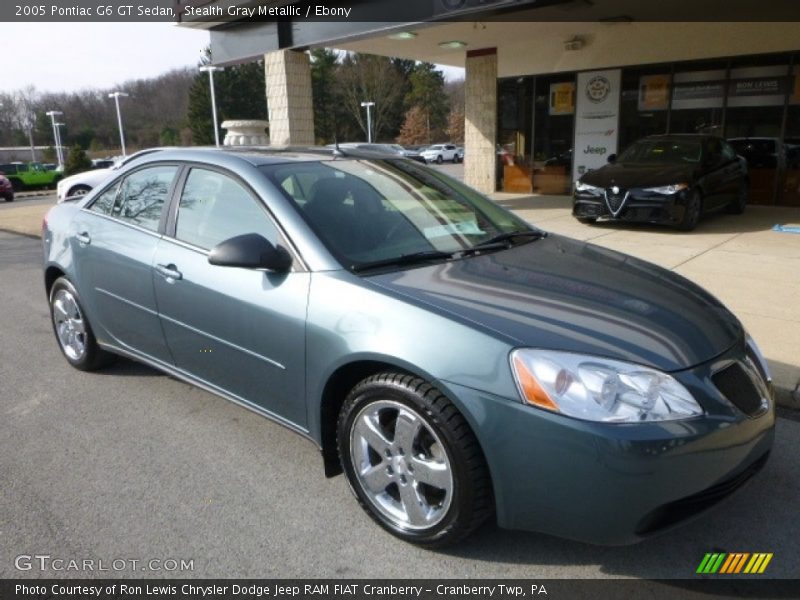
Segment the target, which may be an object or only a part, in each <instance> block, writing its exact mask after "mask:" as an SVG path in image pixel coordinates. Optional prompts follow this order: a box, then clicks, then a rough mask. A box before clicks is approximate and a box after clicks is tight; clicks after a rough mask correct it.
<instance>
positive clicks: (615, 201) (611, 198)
mask: <svg viewBox="0 0 800 600" xmlns="http://www.w3.org/2000/svg"><path fill="white" fill-rule="evenodd" d="M629 193H630V192H623V191H622V190H619V191H618V192H617V193H614V192H613V191H612V190H611V189H607V190H606V191H605V197H606V206H608V210H609V211H611V214H612V215H613V216H615V217H616V216H617V215H618V214H619V213H620V212H621V211H622V209H623V207H624V206H625V201H626V200H627V199H628V194H629Z"/></svg>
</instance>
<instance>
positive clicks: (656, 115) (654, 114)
mask: <svg viewBox="0 0 800 600" xmlns="http://www.w3.org/2000/svg"><path fill="white" fill-rule="evenodd" d="M670 71H671V68H670V66H669V65H666V66H663V65H662V66H658V67H647V68H641V69H639V68H635V69H623V71H622V98H621V100H620V117H619V144H618V145H619V150H620V151H622V150H624V149H625V148H627V147H628V146H629V145H631V144H632V143H633V142H635V141H636V140H638V139H641V138H643V137H647V136H648V135H655V134H658V133H666V132H667V116H668V114H669V96H670V90H671V87H672V77H671V73H670Z"/></svg>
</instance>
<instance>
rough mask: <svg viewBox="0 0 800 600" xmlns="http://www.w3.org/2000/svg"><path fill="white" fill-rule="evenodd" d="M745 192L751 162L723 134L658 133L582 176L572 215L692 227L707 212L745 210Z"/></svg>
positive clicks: (592, 219) (576, 185)
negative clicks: (738, 152) (748, 164)
mask: <svg viewBox="0 0 800 600" xmlns="http://www.w3.org/2000/svg"><path fill="white" fill-rule="evenodd" d="M747 195H748V181H747V161H746V160H745V159H744V158H742V157H741V156H738V155H737V154H736V151H735V150H734V149H733V148H732V147H731V145H730V144H728V143H727V142H726V141H725V140H723V139H722V138H719V137H716V136H710V135H693V134H692V135H689V134H687V135H654V136H650V137H647V138H644V139H641V140H639V141H637V142H634V144H633V145H631V146H630V147H628V148H627V149H626V150H625V152H623V153H622V154H620V155H619V157H617V156H616V155H613V154H612V155H611V156H610V157H609V164H608V165H605V166H603V167H601V168H600V169H596V170H594V171H589V172H588V173H586V174H585V175H583V177H581V178H580V179H579V180H578V181H577V182H576V184H575V195H574V200H573V208H572V214H573V215H574V216H575V217H576V218H577V219H578V220H580V221H584V222H594V221H596V220H597V219H598V218H608V219H618V220H623V221H640V222H647V223H664V224H670V225H675V226H677V227H678V228H679V229H683V230H685V231H690V230H692V229H694V228H695V227H696V226H697V223H698V221H699V220H700V217H701V216H702V215H703V214H704V213H707V212H712V211H716V210H720V209H727V210H728V212H731V213H736V214H740V213H742V212H743V211H744V209H745V206H746V205H747Z"/></svg>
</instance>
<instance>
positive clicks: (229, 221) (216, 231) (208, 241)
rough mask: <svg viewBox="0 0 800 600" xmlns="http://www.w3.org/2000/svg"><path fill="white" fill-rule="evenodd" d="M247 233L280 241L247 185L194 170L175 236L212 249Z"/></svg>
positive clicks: (188, 183)
mask: <svg viewBox="0 0 800 600" xmlns="http://www.w3.org/2000/svg"><path fill="white" fill-rule="evenodd" d="M246 233H258V234H260V235H262V236H264V237H265V238H266V239H268V240H269V241H271V242H273V243H275V242H277V238H278V231H277V229H276V228H275V225H273V223H272V222H271V221H270V218H269V217H268V216H267V213H266V211H265V210H264V208H263V207H261V206H259V201H258V200H257V199H256V198H254V197H253V196H252V195H251V194H250V192H249V191H248V190H247V189H245V187H244V186H242V185H241V184H239V183H238V182H237V181H235V180H234V179H232V178H231V177H228V176H227V175H224V174H222V173H218V172H216V171H209V170H207V169H197V168H195V169H192V170H191V171H190V173H189V177H187V179H186V185H185V186H184V188H183V193H182V194H181V200H180V204H179V206H178V218H177V224H176V229H175V237H176V238H177V239H179V240H181V241H183V242H186V243H188V244H192V245H193V246H198V247H200V248H203V249H205V250H209V249H211V248H213V247H214V246H216V245H217V244H219V243H220V242H223V241H225V240H227V239H230V238H232V237H235V236H237V235H244V234H246Z"/></svg>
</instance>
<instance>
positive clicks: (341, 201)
mask: <svg viewBox="0 0 800 600" xmlns="http://www.w3.org/2000/svg"><path fill="white" fill-rule="evenodd" d="M43 227H44V232H43V233H44V235H43V237H44V279H45V286H46V290H47V296H48V298H49V302H50V309H51V314H52V322H53V329H54V331H55V335H56V339H57V340H58V344H59V346H60V348H61V351H62V352H63V354H64V356H65V358H66V359H67V361H69V363H70V364H71V365H73V366H74V367H76V368H78V369H83V370H90V369H97V368H99V367H101V366H103V365H105V364H107V362H108V361H109V360H110V359H111V357H112V356H113V355H123V356H126V357H129V358H133V359H135V360H138V361H141V362H143V363H146V364H148V365H152V366H153V367H155V368H157V369H161V370H162V371H165V372H167V373H170V374H171V375H174V376H175V377H179V378H181V379H183V380H186V381H189V382H191V383H194V384H196V385H198V386H200V387H202V388H204V389H206V390H209V391H212V392H214V393H216V394H219V395H220V396H223V397H225V398H227V399H229V400H231V401H233V402H235V403H237V404H240V405H242V406H245V407H247V408H249V409H251V410H253V411H256V412H258V413H259V414H262V415H264V416H266V417H268V418H270V419H272V420H274V421H277V422H279V423H281V424H283V425H285V426H286V427H289V428H291V429H293V430H294V431H296V432H298V433H299V434H301V435H303V436H305V437H306V438H308V439H309V440H311V441H312V442H313V443H315V444H316V445H317V446H318V447H319V448H320V450H321V453H322V457H323V463H324V466H325V472H326V474H327V475H329V476H332V475H335V474H337V473H340V472H341V471H344V473H345V475H346V477H347V480H348V482H349V484H350V487H351V488H352V491H353V493H354V495H355V497H356V498H357V500H358V502H359V503H360V504H361V506H362V507H363V508H364V510H365V511H366V512H367V514H369V515H370V516H371V517H372V518H373V519H374V520H375V521H376V522H377V523H378V524H379V525H381V526H382V527H384V528H385V529H386V530H388V531H389V532H391V533H392V534H394V535H396V536H397V537H399V538H402V539H404V540H408V541H410V542H415V543H418V544H425V545H428V546H441V545H444V544H448V543H453V542H455V541H457V540H459V539H461V538H463V537H464V536H465V535H467V534H468V533H470V532H471V531H473V530H474V529H475V528H476V527H477V526H478V525H479V524H480V523H481V522H483V521H484V520H486V519H487V518H489V517H492V516H494V518H496V520H497V523H498V524H499V525H500V526H501V527H506V528H514V529H525V530H531V531H540V532H547V533H551V534H555V535H559V536H564V537H568V538H573V539H577V540H585V541H590V542H595V543H602V544H618V543H629V542H633V541H637V540H640V539H642V538H643V537H645V536H648V535H650V534H653V533H655V532H658V531H659V530H662V529H664V528H666V527H668V526H671V525H673V524H675V523H677V522H678V521H681V520H683V519H685V518H687V517H689V516H691V515H694V514H696V513H698V512H700V511H701V510H703V509H705V508H707V507H709V506H710V505H712V504H714V503H715V502H716V501H718V500H719V499H721V498H723V497H724V496H726V495H728V494H729V493H731V492H733V491H734V490H736V489H737V488H739V487H740V485H741V484H742V483H744V482H745V481H746V480H747V479H749V478H750V476H751V475H753V474H754V473H755V472H757V471H758V470H759V469H760V468H761V467H762V466H763V465H764V463H765V461H766V459H767V455H768V454H769V451H770V448H771V446H772V442H773V428H774V422H775V413H774V403H773V399H772V391H771V383H770V377H769V373H768V370H767V366H766V363H765V361H764V359H763V358H762V356H761V354H760V352H759V351H758V348H757V347H756V345H755V343H754V342H753V340H752V339H751V338H750V337H749V336H748V334H747V332H746V331H745V330H744V329H743V328H742V325H741V323H740V322H739V321H738V320H737V318H736V317H735V316H734V315H732V314H731V313H730V312H729V311H728V310H727V309H726V308H725V307H724V306H723V305H722V304H721V303H720V302H719V301H718V300H717V299H716V298H714V297H713V296H711V295H710V294H708V293H707V292H705V291H704V290H703V289H701V288H700V287H698V286H697V285H694V284H693V283H691V282H689V281H687V280H686V279H684V278H682V277H680V276H678V275H676V274H674V273H671V272H668V271H666V270H664V269H661V268H659V267H656V266H654V265H652V264H649V263H646V262H643V261H641V260H637V259H635V258H631V257H630V256H626V255H624V254H620V253H618V252H614V251H612V250H607V249H604V248H598V247H596V246H593V245H591V244H586V243H581V242H577V241H574V240H571V239H569V238H565V237H561V236H558V235H549V234H547V233H546V232H544V231H542V230H539V229H536V228H534V227H532V226H531V225H529V224H527V223H526V222H524V221H522V220H521V219H519V218H518V217H516V216H515V215H513V214H511V213H510V212H507V211H506V210H504V209H503V208H501V207H499V206H497V205H496V204H494V203H492V202H491V201H490V200H488V199H486V198H485V197H483V196H481V195H479V194H478V193H476V192H475V191H474V190H472V189H470V188H468V187H467V186H465V185H462V184H461V183H459V182H457V181H454V180H452V179H450V178H448V177H446V176H444V175H442V174H439V173H438V172H436V171H433V170H431V169H428V168H427V167H425V166H423V165H419V164H417V163H414V162H411V161H408V160H406V159H402V158H389V157H386V156H380V155H374V154H373V155H369V154H365V153H363V152H362V153H360V154H359V153H355V152H346V151H342V150H335V149H334V150H322V149H318V150H314V149H310V150H291V149H288V150H283V151H265V150H257V149H250V150H246V149H245V150H226V151H220V150H211V149H177V150H161V151H156V152H150V153H148V154H146V155H145V156H143V157H141V158H139V159H136V160H134V161H131V162H130V163H129V164H128V165H126V166H125V167H124V168H122V169H121V170H120V172H119V173H117V174H116V176H115V177H114V178H112V179H109V180H108V181H106V182H105V183H104V184H103V185H100V186H98V187H97V188H95V189H94V190H92V192H90V193H89V194H87V195H86V196H82V197H80V199H77V200H75V201H71V202H65V203H63V204H60V205H57V206H56V207H54V208H53V209H52V210H50V212H49V213H48V215H47V217H46V220H45V222H44V224H43ZM202 349H212V350H213V351H211V352H207V351H206V352H203V351H201V350H202Z"/></svg>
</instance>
